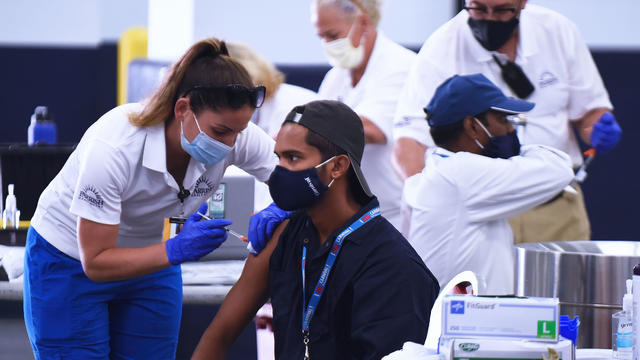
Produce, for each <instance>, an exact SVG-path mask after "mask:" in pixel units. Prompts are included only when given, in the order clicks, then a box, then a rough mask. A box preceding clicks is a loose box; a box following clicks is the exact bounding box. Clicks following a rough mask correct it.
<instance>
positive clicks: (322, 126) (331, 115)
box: [283, 100, 373, 197]
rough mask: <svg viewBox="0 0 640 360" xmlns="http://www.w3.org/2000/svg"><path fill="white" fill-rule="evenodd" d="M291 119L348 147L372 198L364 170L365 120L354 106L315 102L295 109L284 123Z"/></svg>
mask: <svg viewBox="0 0 640 360" xmlns="http://www.w3.org/2000/svg"><path fill="white" fill-rule="evenodd" d="M287 122H293V123H296V124H299V125H302V126H304V127H306V128H307V129H309V130H310V131H312V132H314V133H316V134H318V135H320V136H322V137H323V138H325V139H327V141H329V142H330V143H332V144H333V145H335V146H337V147H338V148H340V149H342V150H344V151H345V152H346V153H347V156H349V160H350V161H351V168H352V169H353V172H354V173H355V174H356V177H357V178H358V182H360V187H361V188H362V191H364V193H365V194H366V195H367V196H368V197H371V196H373V194H372V193H371V190H370V189H369V184H367V180H366V179H365V178H364V174H363V173H362V170H361V169H360V162H361V160H362V153H363V152H364V128H363V127H362V120H360V117H359V116H358V114H356V113H355V112H354V111H353V110H351V108H350V107H348V106H347V105H345V104H343V103H341V102H339V101H333V100H318V101H312V102H310V103H307V104H304V105H300V106H296V107H295V108H293V110H291V112H289V114H288V115H287V117H286V118H285V120H284V122H283V125H284V124H286V123H287Z"/></svg>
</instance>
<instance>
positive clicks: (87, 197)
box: [78, 185, 104, 209]
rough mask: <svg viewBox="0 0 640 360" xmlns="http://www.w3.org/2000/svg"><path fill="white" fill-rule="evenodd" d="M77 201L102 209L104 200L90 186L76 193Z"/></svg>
mask: <svg viewBox="0 0 640 360" xmlns="http://www.w3.org/2000/svg"><path fill="white" fill-rule="evenodd" d="M78 199H79V200H82V201H86V202H87V203H88V204H89V205H91V206H95V207H97V208H98V209H102V208H103V207H104V200H103V199H102V196H101V195H100V193H99V192H98V190H97V189H96V188H94V187H93V186H91V185H85V187H84V188H82V190H81V191H80V193H78Z"/></svg>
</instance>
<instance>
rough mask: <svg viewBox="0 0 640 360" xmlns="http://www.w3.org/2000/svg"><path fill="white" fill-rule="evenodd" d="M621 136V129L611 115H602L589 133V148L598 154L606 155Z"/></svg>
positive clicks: (608, 113) (607, 113)
mask: <svg viewBox="0 0 640 360" xmlns="http://www.w3.org/2000/svg"><path fill="white" fill-rule="evenodd" d="M621 136H622V129H621V128H620V125H618V122H617V121H616V118H615V117H614V116H613V114H612V113H610V112H606V113H604V114H602V116H601V117H600V120H598V122H597V123H596V124H595V125H593V131H592V132H591V146H592V147H593V148H594V149H596V152H597V153H598V154H606V153H608V152H609V151H611V150H612V149H613V148H614V147H615V146H616V144H617V143H618V141H620V137H621Z"/></svg>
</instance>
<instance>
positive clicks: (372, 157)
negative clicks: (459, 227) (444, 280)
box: [311, 0, 416, 229]
mask: <svg viewBox="0 0 640 360" xmlns="http://www.w3.org/2000/svg"><path fill="white" fill-rule="evenodd" d="M312 4H313V5H312V9H311V13H312V15H311V18H312V22H313V24H314V26H315V27H316V31H317V33H318V36H319V37H320V38H321V40H322V46H323V48H324V50H325V55H326V56H327V58H328V59H329V62H330V63H331V65H332V66H333V68H332V69H331V70H329V72H328V73H327V75H326V76H325V78H324V80H323V81H322V84H321V85H320V89H319V90H318V95H319V96H320V98H322V99H329V100H338V101H341V102H343V103H344V104H346V105H348V106H349V107H351V108H352V109H353V110H354V111H355V112H356V113H357V114H358V116H360V119H361V120H362V124H363V126H364V135H365V142H366V143H365V147H364V155H363V156H362V172H363V173H364V176H365V177H366V178H367V182H368V183H369V186H370V187H371V191H372V192H373V193H374V194H375V195H376V196H377V197H378V200H379V201H380V209H381V210H382V214H383V215H384V216H385V217H386V218H387V220H389V222H391V223H392V224H393V225H394V226H395V227H396V228H397V229H399V228H400V221H401V220H400V199H401V192H402V181H400V178H399V177H398V176H397V175H396V174H395V173H394V170H393V167H392V163H391V156H392V150H393V134H392V129H393V115H394V114H395V110H396V104H397V102H398V96H399V93H400V90H401V89H402V86H403V84H404V82H405V79H406V77H407V73H408V72H409V69H410V68H411V64H412V63H413V60H414V59H415V56H416V54H415V53H414V52H412V51H411V50H408V49H405V48H404V47H402V46H400V45H398V44H396V43H394V42H393V41H392V40H391V39H389V38H388V37H386V36H385V35H384V34H382V33H381V32H380V31H378V29H377V26H378V22H379V20H380V7H381V6H382V5H381V2H380V1H379V0H314V1H313V2H312Z"/></svg>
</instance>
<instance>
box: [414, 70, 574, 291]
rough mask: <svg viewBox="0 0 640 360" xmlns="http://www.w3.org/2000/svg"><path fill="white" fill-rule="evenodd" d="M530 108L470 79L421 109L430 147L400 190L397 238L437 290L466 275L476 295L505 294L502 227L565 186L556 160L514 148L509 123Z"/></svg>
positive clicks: (568, 173)
mask: <svg viewBox="0 0 640 360" xmlns="http://www.w3.org/2000/svg"><path fill="white" fill-rule="evenodd" d="M533 107H534V104H533V103H530V102H527V101H522V100H517V99H513V98H507V97H506V96H505V95H504V94H503V93H502V91H500V89H498V88H497V87H496V86H495V85H494V84H493V83H491V82H490V81H489V80H488V79H487V78H486V77H485V76H484V75H481V74H475V75H465V76H457V75H456V76H453V77H451V78H449V79H448V80H446V81H445V82H444V83H443V84H441V85H440V86H439V87H438V88H437V90H436V92H435V94H434V96H433V98H432V99H431V101H430V102H429V104H428V105H427V106H426V107H425V108H424V111H425V112H426V113H427V121H428V123H429V126H430V127H431V130H430V132H431V136H432V137H433V140H434V141H435V143H436V145H437V147H435V148H432V149H430V150H429V151H427V154H426V160H425V161H426V166H425V167H424V170H423V171H422V172H421V173H418V174H416V175H414V176H412V177H410V178H409V179H407V182H406V183H405V188H404V201H405V202H406V203H407V204H408V205H409V206H408V211H406V212H405V220H407V219H408V220H409V221H408V228H407V227H405V228H404V229H403V231H405V234H407V235H408V236H407V237H408V239H409V242H410V243H411V245H413V247H414V248H415V249H416V251H417V252H418V254H420V256H421V257H422V260H424V262H425V264H427V266H428V267H429V268H430V269H431V270H432V271H433V273H434V275H435V276H436V278H437V279H438V281H439V282H440V285H441V286H444V285H446V284H447V283H448V282H449V281H450V280H451V279H452V278H453V277H454V276H455V275H456V274H457V273H459V272H461V271H465V270H471V271H473V272H475V274H476V275H477V276H478V280H479V281H480V282H481V286H482V285H484V289H485V291H484V293H487V294H495V295H503V294H512V293H513V290H514V289H513V285H514V249H513V233H512V231H511V228H510V227H509V223H508V221H507V219H508V218H509V217H511V216H513V215H517V214H519V213H522V212H524V211H526V210H528V209H531V208H533V207H535V206H537V205H540V204H543V203H545V202H546V201H549V200H550V199H552V198H553V197H554V196H555V195H557V194H560V192H561V191H562V189H563V188H564V187H565V186H567V185H568V184H569V183H570V182H571V180H572V179H573V176H574V175H573V171H572V169H571V161H570V159H569V157H568V156H567V154H565V153H564V152H562V151H560V150H556V149H553V148H550V147H547V146H543V145H528V146H523V147H522V148H521V147H520V143H519V142H518V137H517V136H516V132H515V130H514V127H513V125H512V124H511V122H510V120H513V119H512V116H515V115H516V114H519V113H523V112H527V111H529V110H531V109H532V108H533Z"/></svg>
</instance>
